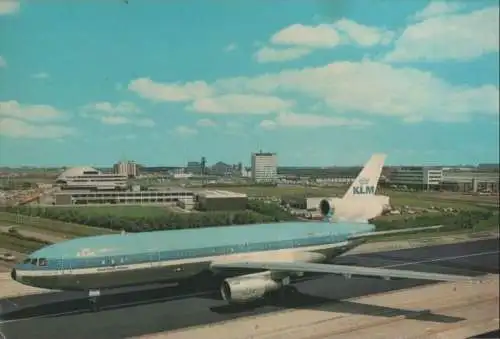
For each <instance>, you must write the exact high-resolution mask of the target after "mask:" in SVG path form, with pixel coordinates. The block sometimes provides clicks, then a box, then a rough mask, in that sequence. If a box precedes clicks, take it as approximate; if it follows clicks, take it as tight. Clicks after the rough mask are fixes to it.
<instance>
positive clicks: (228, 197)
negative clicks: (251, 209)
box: [195, 190, 248, 211]
mask: <svg viewBox="0 0 500 339" xmlns="http://www.w3.org/2000/svg"><path fill="white" fill-rule="evenodd" d="M195 199H196V208H197V209H198V210H200V211H234V210H245V209H246V208H247V203H248V196H247V195H246V194H243V193H236V192H230V191H220V190H214V191H202V192H199V193H197V194H196V198H195Z"/></svg>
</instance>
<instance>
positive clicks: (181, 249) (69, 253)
mask: <svg viewBox="0 0 500 339" xmlns="http://www.w3.org/2000/svg"><path fill="white" fill-rule="evenodd" d="M237 227H239V228H241V229H240V230H237V229H236V228H237ZM350 227H351V228H350ZM354 227H355V232H356V233H357V232H366V231H369V230H372V229H373V226H372V225H363V226H361V225H355V226H354ZM250 228H251V229H252V232H256V231H257V232H258V230H259V228H261V232H262V235H261V236H259V235H255V233H253V235H248V237H247V238H249V239H248V240H247V241H245V242H243V243H241V240H239V241H231V240H227V241H221V239H214V240H213V241H211V240H210V239H207V240H206V242H205V243H203V239H201V240H202V241H201V242H198V243H199V244H200V245H198V246H194V244H193V243H192V240H191V241H189V237H197V236H198V237H203V233H204V232H207V231H206V230H207V229H198V230H180V231H159V232H150V234H149V235H150V236H151V237H155V234H156V237H155V238H161V237H167V238H165V239H168V237H169V235H171V236H172V237H173V238H176V234H178V233H179V232H182V233H183V234H184V235H185V236H186V237H185V238H184V237H183V236H182V237H180V238H179V241H183V240H182V238H184V241H185V242H186V244H185V246H182V244H181V245H179V244H177V246H175V247H176V248H171V247H174V245H173V242H171V241H166V243H165V244H164V246H161V241H160V242H158V241H156V242H151V243H150V244H148V243H147V241H151V240H150V239H152V238H149V239H146V238H144V236H138V235H139V234H143V233H139V234H125V235H110V236H100V237H88V238H80V239H78V241H76V243H75V245H74V246H64V244H63V243H60V244H55V245H51V246H49V247H47V248H45V249H41V250H39V251H37V252H34V253H33V254H32V255H30V259H31V261H30V262H25V263H22V264H19V265H17V266H16V268H15V269H14V270H13V272H12V278H13V279H15V280H17V281H18V282H20V283H23V284H26V285H31V286H36V287H40V288H48V289H57V290H93V289H99V290H101V289H109V288H117V287H123V286H130V285H143V284H150V283H157V282H179V281H183V280H186V279H189V278H192V277H196V276H198V275H202V274H205V273H208V272H211V270H210V265H211V264H212V263H213V262H227V261H245V260H247V261H251V260H265V261H301V262H318V263H319V262H325V261H328V260H331V259H332V258H333V257H335V256H338V255H340V254H342V253H344V252H346V251H348V250H350V249H351V248H353V247H355V246H357V245H358V244H359V242H355V241H349V240H347V238H348V236H349V235H350V234H353V233H354V232H353V230H352V226H349V224H346V225H341V226H338V225H332V224H328V223H283V224H275V225H273V224H268V225H248V226H234V227H227V228H226V227H221V228H219V229H214V228H211V229H208V230H210V232H217V233H219V234H220V237H221V238H222V239H224V237H226V238H228V237H229V238H232V236H234V234H233V235H231V234H230V233H235V232H236V233H239V234H241V235H240V236H239V239H245V236H244V232H245V229H248V230H249V229H250ZM272 228H275V230H274V233H273V232H269V230H270V229H272ZM279 228H281V230H282V231H283V232H286V231H289V232H290V234H291V235H290V234H287V233H283V234H281V235H280V233H277V232H276V230H277V229H279ZM335 228H337V230H335ZM308 230H310V231H311V232H308ZM273 234H274V235H273ZM266 236H270V237H271V239H266ZM102 237H109V238H110V239H109V241H106V242H103V241H102ZM272 237H274V239H272ZM97 240H99V241H97ZM175 240H176V239H175ZM72 241H75V240H72ZM69 242H71V241H68V242H66V243H69ZM144 242H146V243H144ZM97 243H99V245H98V244H97ZM201 244H203V245H202V246H201ZM58 247H61V248H62V250H61V251H60V250H59V249H58ZM128 247H133V248H128ZM134 247H135V249H134ZM240 273H241V272H227V271H226V272H223V273H222V272H221V273H220V274H221V275H223V276H224V277H227V276H232V275H238V274H240ZM246 273H248V271H247V272H246ZM206 276H208V275H206Z"/></svg>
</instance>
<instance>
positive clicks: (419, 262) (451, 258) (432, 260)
mask: <svg viewBox="0 0 500 339" xmlns="http://www.w3.org/2000/svg"><path fill="white" fill-rule="evenodd" d="M499 252H500V251H487V252H479V253H473V254H465V255H457V256H453V257H444V258H435V259H426V260H421V261H408V262H405V263H399V264H392V265H386V266H379V267H378V268H390V267H399V266H409V265H419V264H430V263H433V262H439V261H450V260H456V259H463V258H472V257H479V256H481V255H488V254H497V253H499Z"/></svg>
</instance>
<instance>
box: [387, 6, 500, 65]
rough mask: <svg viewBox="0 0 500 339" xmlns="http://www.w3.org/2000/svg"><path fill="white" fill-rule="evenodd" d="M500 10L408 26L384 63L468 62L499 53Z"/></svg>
mask: <svg viewBox="0 0 500 339" xmlns="http://www.w3.org/2000/svg"><path fill="white" fill-rule="evenodd" d="M498 11H499V8H498V6H497V7H490V8H484V9H480V10H476V11H473V12H470V13H465V14H452V15H443V16H438V17H432V18H429V19H426V20H424V21H421V22H418V23H415V24H412V25H410V26H408V27H407V28H406V29H405V31H404V32H403V34H402V35H401V37H399V39H398V40H397V41H396V43H395V49H394V50H393V51H392V52H390V53H389V54H388V55H387V56H386V57H385V60H386V61H444V60H470V59H473V58H476V57H479V56H481V55H483V54H487V53H493V52H498V41H499V33H498V32H499V16H498Z"/></svg>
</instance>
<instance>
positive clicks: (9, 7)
mask: <svg viewBox="0 0 500 339" xmlns="http://www.w3.org/2000/svg"><path fill="white" fill-rule="evenodd" d="M19 7H20V4H19V1H17V0H1V1H0V15H7V14H14V13H17V12H18V11H19Z"/></svg>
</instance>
